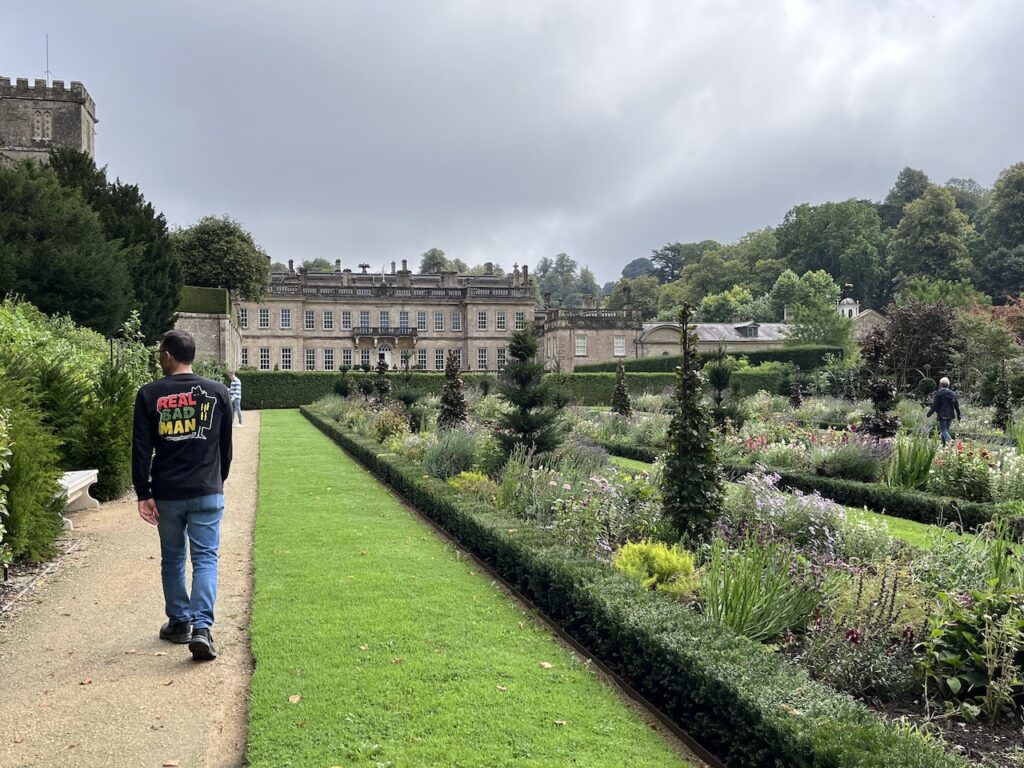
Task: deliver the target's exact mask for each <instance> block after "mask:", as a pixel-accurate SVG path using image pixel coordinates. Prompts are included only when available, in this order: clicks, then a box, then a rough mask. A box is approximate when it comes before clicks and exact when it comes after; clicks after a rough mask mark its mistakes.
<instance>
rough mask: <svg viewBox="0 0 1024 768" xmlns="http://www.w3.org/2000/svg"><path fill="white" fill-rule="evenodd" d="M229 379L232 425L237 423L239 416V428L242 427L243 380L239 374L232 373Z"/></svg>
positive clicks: (229, 374)
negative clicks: (236, 419) (236, 418)
mask: <svg viewBox="0 0 1024 768" xmlns="http://www.w3.org/2000/svg"><path fill="white" fill-rule="evenodd" d="M228 378H229V379H230V380H231V386H230V387H229V390H228V391H229V392H230V393H231V423H232V425H233V424H234V423H235V416H238V426H242V380H241V379H240V378H238V373H236V372H235V371H230V372H229V373H228Z"/></svg>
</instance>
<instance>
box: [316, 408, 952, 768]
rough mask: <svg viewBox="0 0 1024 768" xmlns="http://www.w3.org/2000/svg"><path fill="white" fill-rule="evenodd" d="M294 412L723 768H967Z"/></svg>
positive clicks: (687, 613)
mask: <svg viewBox="0 0 1024 768" xmlns="http://www.w3.org/2000/svg"><path fill="white" fill-rule="evenodd" d="M300 411H301V413H302V414H303V415H304V416H305V417H306V418H307V419H308V420H309V421H310V422H311V423H312V424H313V425H314V426H316V427H317V428H318V429H319V430H320V431H321V432H323V433H324V434H325V435H326V436H327V437H328V438H330V439H331V440H333V441H334V442H335V443H337V444H338V445H339V446H340V447H341V448H342V449H344V450H345V451H346V452H348V453H349V454H350V455H351V456H352V457H353V458H355V459H356V461H358V462H359V463H361V464H362V465H363V466H365V467H366V468H367V469H368V470H369V471H370V472H371V473H373V474H374V475H375V476H377V477H378V479H380V480H381V481H382V482H384V483H385V484H387V485H388V486H390V487H391V488H392V489H393V490H394V491H395V492H397V493H398V494H399V495H400V496H402V497H404V498H405V499H406V500H407V501H408V502H409V503H410V504H412V505H413V506H414V507H416V508H417V509H418V510H420V511H421V512H422V513H423V514H425V515H426V516H427V517H429V518H431V519H433V520H435V521H436V522H437V523H438V524H440V525H441V526H442V527H443V528H444V529H445V530H446V531H448V532H449V534H451V535H452V536H453V537H454V538H455V539H457V540H458V541H460V542H461V543H462V544H463V546H465V547H467V549H469V550H470V551H472V552H473V553H474V554H475V555H476V556H478V557H479V558H480V559H481V560H483V561H484V562H486V563H488V564H489V565H490V566H491V567H493V568H494V569H495V570H496V571H497V572H498V573H499V574H501V575H502V577H503V578H505V579H506V580H507V581H508V582H509V583H510V584H511V585H512V586H513V587H514V588H516V589H517V590H519V591H520V592H522V593H523V594H524V595H526V596H527V597H528V598H529V599H530V600H532V601H533V602H534V603H535V604H536V605H537V606H538V607H539V608H540V609H541V610H543V611H544V612H545V613H546V614H547V615H548V616H549V617H551V619H552V620H553V621H555V622H557V623H558V624H559V625H561V626H562V627H563V628H564V629H565V630H566V631H567V632H568V633H569V634H570V635H571V636H572V637H574V638H575V639H576V640H577V641H578V642H580V643H582V644H583V645H584V646H586V647H587V648H589V649H591V651H592V652H593V653H594V654H595V655H596V656H597V657H598V658H600V659H601V660H602V662H603V663H604V664H606V665H607V666H608V667H610V668H611V669H613V670H614V671H615V672H616V673H617V674H619V675H621V676H622V677H623V678H624V679H626V680H627V681H628V682H629V683H630V684H631V685H633V686H634V687H636V688H637V689H638V690H639V691H640V692H641V693H642V694H643V695H644V696H646V697H647V698H648V699H649V700H650V701H652V702H653V703H654V704H655V705H656V706H658V707H659V708H660V709H661V710H662V711H663V712H664V713H665V714H666V715H668V716H669V717H670V718H671V719H672V720H673V721H674V722H676V723H678V724H679V725H680V727H682V728H683V729H684V730H686V731H688V732H689V733H690V734H692V735H693V736H694V737H695V738H697V739H698V740H699V741H700V742H701V743H702V744H704V745H705V746H707V747H708V748H709V749H710V750H711V751H712V752H714V753H716V754H718V755H719V756H720V757H721V758H722V759H724V760H725V761H726V762H727V763H728V764H730V765H743V766H751V767H753V768H760V767H763V768H769V767H774V766H778V765H787V766H794V767H796V766H801V767H806V768H812V766H813V767H814V768H819V767H824V766H831V767H834V768H847V767H849V768H853V766H859V767H860V768H871V767H874V768H890V767H891V768H896V767H897V766H911V765H915V766H922V767H923V766H934V767H935V768H962V767H964V766H966V763H964V762H963V761H961V760H960V759H959V758H957V757H956V756H954V755H950V754H947V753H945V752H944V751H943V750H942V748H941V747H940V746H938V745H936V744H934V743H933V742H930V741H929V740H927V739H925V738H923V737H921V736H920V735H918V734H917V733H913V732H909V731H905V730H901V729H898V728H895V727H892V726H890V725H888V724H886V723H885V722H884V721H883V720H882V719H881V718H880V717H879V716H877V715H876V714H874V713H872V712H871V711H870V710H868V709H867V708H866V707H864V706H863V705H861V704H858V703H856V702H854V701H853V700H852V699H851V698H850V697H848V696H846V695H843V694H839V693H837V692H835V691H833V690H831V689H828V688H827V687H825V686H823V685H820V684H818V683H814V682H812V681H811V680H810V679H809V678H808V677H807V675H806V673H805V672H804V671H803V670H800V669H798V668H797V667H795V666H792V665H790V664H788V663H787V662H785V661H784V660H783V659H781V658H780V657H779V656H777V655H776V654H774V653H772V652H771V651H769V650H768V649H766V648H765V647H764V646H762V645H760V644H757V643H754V642H752V641H750V640H747V639H746V638H742V637H737V636H736V635H733V634H731V633H728V632H723V631H721V630H720V629H719V628H717V627H712V626H710V625H708V624H706V623H705V622H704V621H703V620H702V619H701V618H700V617H699V616H697V615H696V614H694V613H693V612H692V611H691V610H690V609H689V608H686V607H685V606H682V605H679V604H678V603H675V602H674V601H672V600H671V599H670V598H666V597H665V596H664V595H659V594H657V593H655V592H650V591H647V590H644V589H642V588H641V587H640V586H639V585H637V584H636V583H635V582H632V581H629V580H628V579H626V578H625V577H623V576H621V575H620V574H618V573H616V572H615V571H614V570H612V569H611V568H609V567H608V566H606V565H602V564H601V563H599V562H597V561H594V560H590V559H587V558H584V557H582V556H580V555H578V554H576V553H574V552H571V551H569V550H567V549H566V548H565V547H562V546H560V545H559V544H558V543H557V542H556V541H555V540H554V539H552V538H551V536H550V534H548V533H546V532H545V531H541V530H539V529H536V528H533V527H531V526H523V525H522V524H521V523H520V522H519V521H513V520H511V519H510V518H508V517H505V516H502V515H501V514H499V513H497V512H496V511H495V510H494V509H493V508H492V506H491V505H487V504H484V503H480V502H473V501H470V500H467V499H466V498H464V497H463V496H462V495H461V494H459V493H458V492H457V491H455V490H454V489H453V488H451V487H450V486H448V485H447V484H445V483H444V482H442V481H440V480H437V479H436V478H432V477H428V476H425V475H424V474H423V470H422V467H420V466H419V465H417V464H416V463H415V462H411V461H409V460H407V459H403V458H402V457H399V456H396V455H394V454H387V453H383V452H382V449H381V446H379V445H378V444H377V443H374V442H372V441H370V440H366V439H364V438H361V437H359V436H357V435H354V434H352V433H349V432H347V431H345V430H343V429H342V428H341V427H339V426H338V425H337V424H334V423H332V422H331V421H329V420H327V419H325V418H322V417H320V416H319V415H317V414H315V413H313V412H312V411H311V410H310V409H309V408H307V407H302V408H301V409H300ZM510 523H511V524H513V525H514V527H510Z"/></svg>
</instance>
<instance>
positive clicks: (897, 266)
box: [889, 187, 974, 285]
mask: <svg viewBox="0 0 1024 768" xmlns="http://www.w3.org/2000/svg"><path fill="white" fill-rule="evenodd" d="M970 231H971V225H970V224H969V223H968V221H967V217H966V216H965V215H964V214H963V213H961V212H960V211H958V210H957V208H956V201H955V200H954V199H953V195H952V194H951V193H950V192H949V190H947V189H944V188H942V187H929V188H928V189H927V191H925V193H924V195H922V196H921V197H919V198H918V199H917V200H914V201H913V202H911V203H908V204H907V206H906V208H905V209H904V214H903V218H902V219H901V220H900V223H899V226H898V227H896V231H895V233H894V235H893V238H892V241H891V242H890V244H889V271H890V273H891V275H892V277H893V280H894V282H895V283H896V284H897V285H900V284H902V283H903V282H904V281H905V280H906V279H907V278H911V277H926V278H932V279H938V280H951V281H954V282H955V281H959V280H964V279H967V278H968V277H969V276H970V275H971V273H972V272H973V271H974V267H973V264H971V257H970V252H969V251H968V249H967V236H968V234H969V233H970Z"/></svg>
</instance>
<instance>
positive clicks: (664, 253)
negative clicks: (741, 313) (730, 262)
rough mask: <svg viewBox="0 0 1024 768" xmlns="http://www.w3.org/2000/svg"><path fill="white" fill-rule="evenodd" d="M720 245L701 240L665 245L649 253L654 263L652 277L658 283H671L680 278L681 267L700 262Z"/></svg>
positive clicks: (711, 241)
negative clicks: (706, 254) (655, 278)
mask: <svg viewBox="0 0 1024 768" xmlns="http://www.w3.org/2000/svg"><path fill="white" fill-rule="evenodd" d="M720 247H721V244H720V243H718V242H716V241H714V240H701V241H700V242H698V243H666V244H665V245H663V246H662V247H661V248H658V249H656V250H653V251H651V261H652V262H653V263H654V275H655V277H657V278H658V282H659V283H662V284H664V283H671V282H672V281H673V280H676V279H678V278H679V277H680V275H681V274H682V271H683V267H685V266H686V265H687V264H692V263H694V262H697V261H699V260H700V258H701V257H702V256H703V255H704V254H705V253H708V252H709V251H714V250H717V249H718V248H720Z"/></svg>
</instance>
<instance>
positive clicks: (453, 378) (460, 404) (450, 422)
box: [437, 350, 467, 429]
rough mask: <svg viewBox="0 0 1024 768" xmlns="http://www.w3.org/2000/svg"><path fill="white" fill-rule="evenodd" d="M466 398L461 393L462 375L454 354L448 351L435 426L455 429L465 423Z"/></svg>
mask: <svg viewBox="0 0 1024 768" xmlns="http://www.w3.org/2000/svg"><path fill="white" fill-rule="evenodd" d="M466 416H467V411H466V396H465V393H464V392H463V386H462V374H461V373H460V372H459V363H458V361H457V360H456V359H455V352H453V351H452V350H449V351H448V361H447V363H446V364H445V367H444V386H443V387H442V389H441V410H440V411H439V413H438V414H437V426H438V428H440V429H455V428H456V427H458V426H461V425H462V424H465V423H466Z"/></svg>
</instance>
